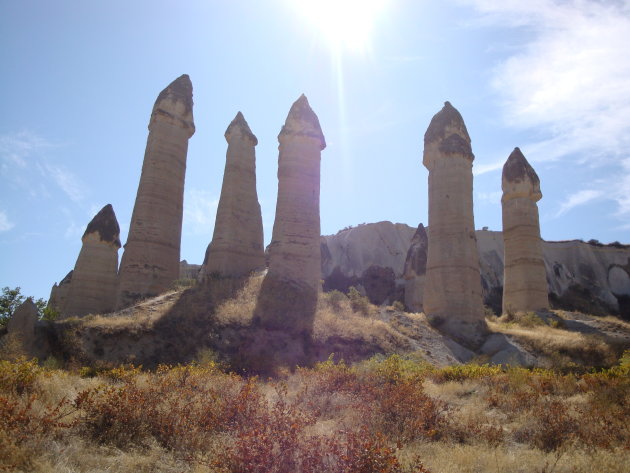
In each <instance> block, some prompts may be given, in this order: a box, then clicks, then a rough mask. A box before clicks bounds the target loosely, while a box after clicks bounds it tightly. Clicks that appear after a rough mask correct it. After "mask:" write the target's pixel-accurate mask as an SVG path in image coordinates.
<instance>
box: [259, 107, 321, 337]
mask: <svg viewBox="0 0 630 473" xmlns="http://www.w3.org/2000/svg"><path fill="white" fill-rule="evenodd" d="M278 140H279V142H280V145H279V158H278V201H277V204H276V217H275V221H274V226H273V235H272V240H271V244H270V245H269V270H268V273H267V275H266V276H265V279H264V281H263V283H262V288H261V291H260V295H259V298H258V302H257V306H256V309H255V312H254V314H255V315H254V321H255V323H257V324H259V325H261V326H262V327H264V328H267V329H271V330H281V331H286V332H290V333H294V334H296V339H298V338H300V337H298V335H300V336H301V337H302V338H303V339H304V340H305V341H307V340H308V338H309V337H310V333H311V331H312V328H313V317H314V314H315V309H316V306H317V292H318V289H319V283H320V278H321V256H320V222H319V183H320V160H321V151H322V150H323V149H324V148H325V147H326V142H325V140H324V135H323V133H322V130H321V128H320V125H319V120H318V119H317V116H316V115H315V113H314V112H313V111H312V110H311V108H310V106H309V104H308V101H307V99H306V97H305V96H304V95H302V96H301V97H300V98H299V99H298V100H297V101H296V102H295V103H294V104H293V106H292V107H291V110H290V111H289V115H288V116H287V119H286V122H285V124H284V126H283V127H282V130H281V131H280V134H279V135H278Z"/></svg>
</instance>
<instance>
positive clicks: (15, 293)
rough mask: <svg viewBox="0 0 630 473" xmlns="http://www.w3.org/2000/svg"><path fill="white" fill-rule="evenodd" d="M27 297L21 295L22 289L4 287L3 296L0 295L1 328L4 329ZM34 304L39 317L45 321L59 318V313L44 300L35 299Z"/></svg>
mask: <svg viewBox="0 0 630 473" xmlns="http://www.w3.org/2000/svg"><path fill="white" fill-rule="evenodd" d="M25 299H26V297H25V296H24V295H23V294H22V293H21V289H20V287H19V286H18V287H15V288H13V289H11V288H10V287H8V286H7V287H3V288H2V294H0V327H4V326H5V325H6V324H7V322H9V319H10V318H11V316H12V315H13V312H15V309H17V308H18V307H19V306H20V305H21V304H22V302H24V300H25ZM33 302H34V303H35V305H36V306H37V315H38V316H39V318H40V319H43V320H54V319H55V318H56V317H57V315H58V314H57V312H56V311H55V310H53V309H51V308H50V307H48V304H47V303H46V301H45V300H44V299H41V298H40V299H33Z"/></svg>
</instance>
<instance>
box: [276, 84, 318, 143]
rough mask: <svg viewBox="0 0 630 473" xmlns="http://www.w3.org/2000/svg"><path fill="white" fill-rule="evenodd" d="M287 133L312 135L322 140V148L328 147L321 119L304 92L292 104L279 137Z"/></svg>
mask: <svg viewBox="0 0 630 473" xmlns="http://www.w3.org/2000/svg"><path fill="white" fill-rule="evenodd" d="M285 135H294V136H310V137H312V138H316V139H318V140H320V142H321V149H322V150H323V149H324V148H326V139H325V138H324V133H323V132H322V128H321V126H320V125H319V119H318V118H317V115H315V112H313V110H312V109H311V107H310V105H309V103H308V99H307V98H306V96H305V95H304V94H302V95H300V98H299V99H297V100H296V101H295V102H294V103H293V105H292V106H291V110H289V114H288V115H287V119H286V122H285V124H284V126H283V127H282V130H280V134H279V135H278V139H279V138H280V137H281V136H285Z"/></svg>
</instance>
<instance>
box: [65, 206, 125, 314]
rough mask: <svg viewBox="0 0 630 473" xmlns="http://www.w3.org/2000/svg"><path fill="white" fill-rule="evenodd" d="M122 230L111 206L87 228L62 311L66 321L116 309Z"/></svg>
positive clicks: (99, 213)
mask: <svg viewBox="0 0 630 473" xmlns="http://www.w3.org/2000/svg"><path fill="white" fill-rule="evenodd" d="M119 238H120V227H119V226H118V221H117V220H116V214H115V213H114V209H113V207H112V206H111V204H107V205H106V206H105V207H103V208H102V209H101V210H100V211H99V212H98V213H97V214H96V216H95V217H94V218H93V219H92V221H91V222H90V223H89V224H88V226H87V228H86V229H85V232H84V233H83V237H82V238H81V241H82V242H83V245H82V247H81V251H80V252H79V257H78V258H77V262H76V263H75V265H74V270H73V271H72V279H71V282H70V288H69V290H68V294H67V296H66V300H65V303H64V304H63V306H61V308H60V313H61V315H62V316H63V317H70V316H83V315H87V314H102V313H106V312H111V311H112V310H114V308H115V305H116V290H117V286H118V249H119V248H120V239H119Z"/></svg>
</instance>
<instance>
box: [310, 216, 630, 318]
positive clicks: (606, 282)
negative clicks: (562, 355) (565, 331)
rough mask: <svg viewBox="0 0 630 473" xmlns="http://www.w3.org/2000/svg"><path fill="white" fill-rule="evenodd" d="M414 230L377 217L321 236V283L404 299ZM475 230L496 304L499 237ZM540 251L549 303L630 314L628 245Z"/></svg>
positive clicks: (485, 281) (558, 246) (556, 245)
mask: <svg viewBox="0 0 630 473" xmlns="http://www.w3.org/2000/svg"><path fill="white" fill-rule="evenodd" d="M415 232H416V229H415V228H412V227H410V226H408V225H405V224H401V223H396V224H394V223H391V222H378V223H372V224H364V225H359V226H357V227H354V228H347V229H344V230H341V231H339V232H338V233H337V234H335V235H328V236H323V237H322V239H321V249H322V278H323V279H324V289H326V290H332V289H338V290H340V291H344V292H345V291H347V289H348V287H349V286H361V287H362V289H363V290H364V291H365V293H366V295H367V296H368V297H369V298H370V300H371V301H372V302H373V303H376V304H381V303H383V302H387V301H389V302H392V301H393V300H401V301H402V300H404V279H403V273H404V268H405V261H406V259H407V255H408V253H409V252H410V249H411V240H412V238H413V236H414V234H415ZM476 233H477V246H478V248H479V258H480V264H481V273H482V274H481V277H482V285H483V290H484V300H485V303H486V304H487V305H488V306H490V307H491V308H493V309H494V310H500V308H501V295H502V289H503V237H502V234H501V232H496V231H488V230H478V231H477V232H476ZM543 251H544V257H545V267H546V270H547V281H548V283H549V293H550V299H551V302H552V305H553V306H554V307H558V308H562V309H566V310H580V311H583V312H588V313H593V314H599V315H604V314H608V313H612V314H619V315H621V316H622V317H623V318H625V319H630V245H620V244H613V245H602V244H599V243H596V242H589V243H586V242H582V241H578V240H571V241H561V242H552V241H547V242H544V243H543ZM419 269H420V268H415V272H416V273H418V271H419Z"/></svg>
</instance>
